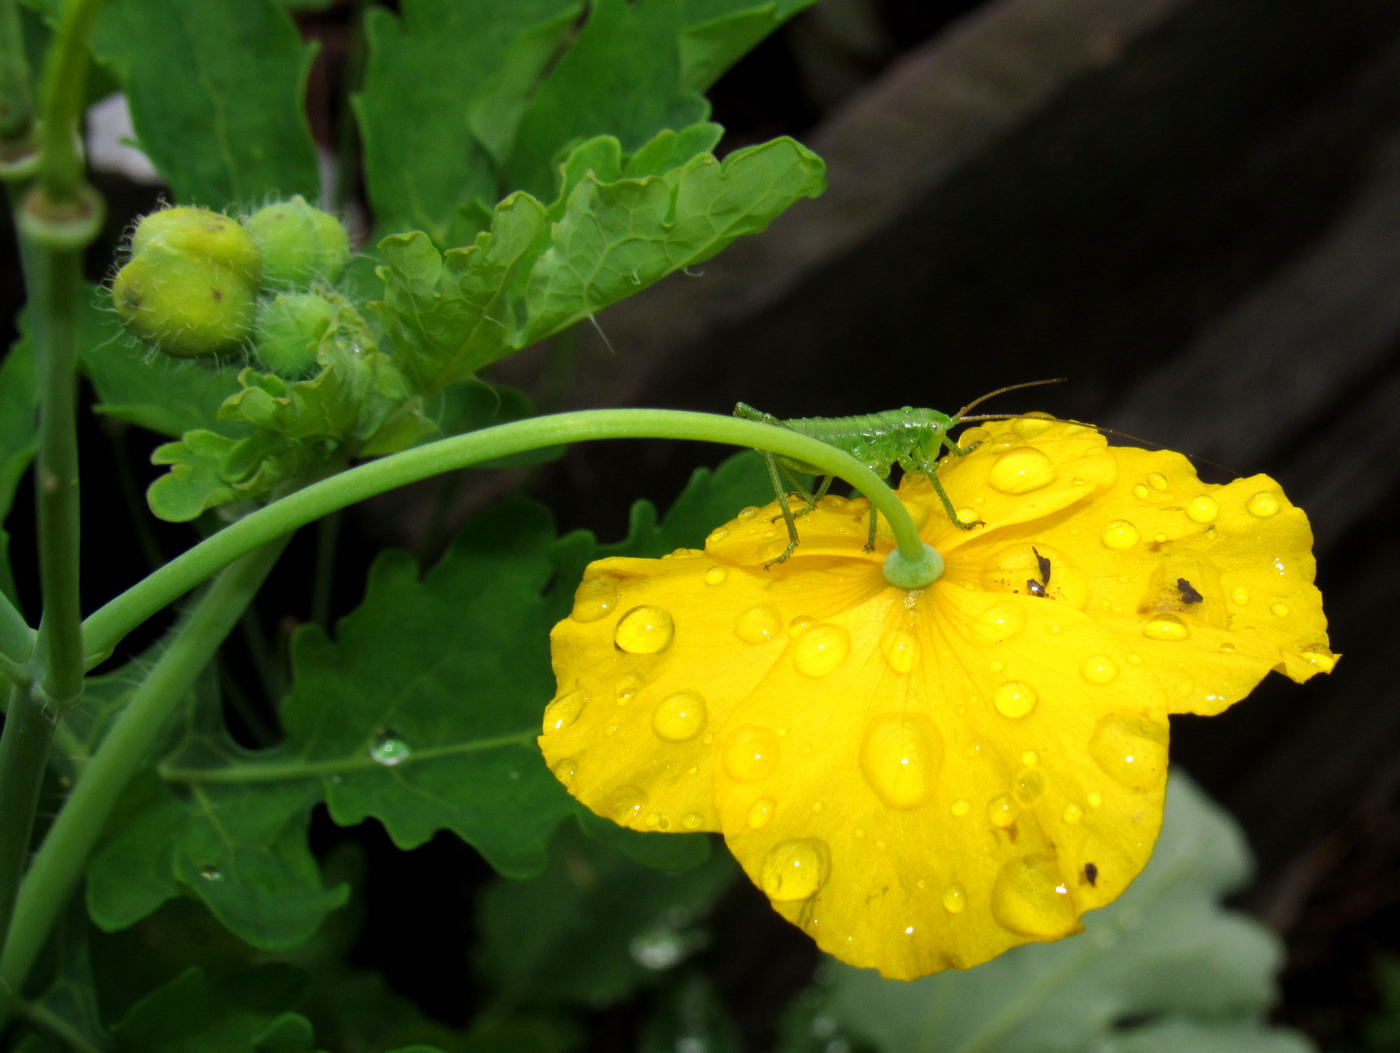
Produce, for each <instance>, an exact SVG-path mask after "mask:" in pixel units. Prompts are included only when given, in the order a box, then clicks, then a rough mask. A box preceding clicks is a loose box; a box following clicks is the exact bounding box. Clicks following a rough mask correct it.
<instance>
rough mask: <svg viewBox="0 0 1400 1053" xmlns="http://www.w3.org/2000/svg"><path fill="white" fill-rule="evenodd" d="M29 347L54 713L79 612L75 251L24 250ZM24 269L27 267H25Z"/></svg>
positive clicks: (76, 678) (40, 649)
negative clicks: (35, 394)
mask: <svg viewBox="0 0 1400 1053" xmlns="http://www.w3.org/2000/svg"><path fill="white" fill-rule="evenodd" d="M25 263H26V272H27V277H28V280H29V290H30V305H31V308H32V312H33V313H32V317H33V319H34V323H33V324H34V348H35V351H36V353H37V359H38V364H39V394H40V402H39V455H38V459H37V461H36V462H35V466H34V482H35V490H36V495H37V506H38V518H39V584H40V587H41V591H42V595H43V603H44V610H43V615H42V616H41V618H40V621H39V637H38V640H37V653H38V656H39V660H40V661H41V662H42V663H43V666H42V668H43V675H42V678H41V680H40V691H41V692H42V694H43V696H44V697H45V699H46V701H47V703H48V704H49V705H51V706H53V707H55V709H56V710H57V711H58V714H59V715H61V714H62V712H63V711H64V710H65V709H67V708H68V707H69V706H71V705H72V704H73V703H75V702H76V701H77V699H78V696H79V695H80V694H81V693H82V684H83V648H82V631H81V626H82V608H81V606H80V601H79V597H78V537H79V514H80V508H79V495H78V439H77V428H78V423H77V406H76V402H77V387H76V385H77V364H78V310H79V306H80V304H79V296H80V290H81V288H82V275H81V271H80V269H79V257H78V254H77V253H76V252H67V251H62V250H55V249H50V248H47V247H45V246H43V245H30V246H28V251H26V253H25ZM31 265H32V266H31Z"/></svg>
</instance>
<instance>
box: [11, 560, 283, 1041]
mask: <svg viewBox="0 0 1400 1053" xmlns="http://www.w3.org/2000/svg"><path fill="white" fill-rule="evenodd" d="M284 545H285V542H284V541H279V542H277V543H274V544H269V545H264V546H263V547H261V548H259V549H257V550H256V551H253V552H249V553H247V554H246V555H244V556H243V558H241V559H239V560H238V561H237V562H236V563H234V564H232V565H231V566H229V567H228V568H227V569H226V570H225V571H224V572H223V573H222V574H220V575H219V576H218V577H217V578H215V579H214V581H213V583H212V584H211V585H210V587H209V589H208V590H207V591H206V592H205V593H204V594H203V595H202V596H200V598H199V599H198V601H197V602H196V603H195V604H194V606H193V607H191V608H190V610H189V611H188V612H187V614H186V616H185V617H184V618H183V619H182V620H181V622H180V624H179V625H178V626H177V627H176V628H175V629H174V631H173V632H172V634H171V636H170V638H169V643H168V645H167V646H166V648H165V650H164V651H163V652H162V654H161V656H160V658H159V659H157V660H156V663H155V665H154V666H153V667H152V668H151V670H150V672H149V673H147V674H146V677H145V679H144V680H142V681H141V684H140V686H138V687H137V688H136V690H135V691H134V692H133V693H132V696H131V699H130V701H129V702H128V703H127V705H126V707H125V708H124V709H123V710H122V711H121V714H120V716H118V717H117V719H116V722H115V723H114V724H113V725H112V728H111V730H110V731H109V732H108V733H107V735H106V737H105V738H103V740H102V744H101V746H99V747H98V749H97V752H96V753H95V754H94V755H93V757H92V759H91V760H90V761H89V762H88V764H87V765H86V767H84V769H83V771H82V774H81V775H80V776H79V777H78V781H77V782H76V783H75V784H74V786H73V791H72V793H71V795H70V796H69V798H68V800H67V801H65V802H64V805H63V809H62V810H61V811H60V812H59V813H58V818H57V819H55V820H54V823H53V826H51V827H50V828H49V830H48V833H47V835H46V836H45V837H44V842H43V844H42V845H41V846H40V848H39V852H38V854H37V855H36V856H35V857H34V862H33V865H31V866H30V868H29V872H28V873H27V874H26V875H25V877H24V881H23V883H22V884H21V885H20V890H19V897H18V899H17V900H16V901H15V913H14V921H13V922H12V924H11V926H10V931H9V934H8V936H7V938H6V940H5V945H4V949H3V951H0V1029H3V1027H4V1024H5V1021H6V1020H7V1019H8V1018H9V1017H10V1015H11V1014H12V1013H13V1011H14V1009H15V1000H16V999H18V998H19V997H20V996H21V995H22V993H23V988H24V984H25V981H26V979H27V978H28V976H29V970H30V968H31V967H32V966H33V964H34V960H35V958H36V957H37V956H38V954H39V950H40V948H41V947H42V946H43V944H44V941H45V940H46V939H47V938H48V934H49V930H50V929H51V928H52V927H53V924H54V921H55V920H56V919H57V918H58V915H59V912H60V911H61V910H62V909H63V905H64V903H65V902H67V900H68V897H69V896H70V895H71V894H72V892H73V889H74V887H75V886H76V885H77V883H78V879H79V877H81V875H82V872H83V864H84V862H85V861H86V859H87V856H88V854H89V853H90V852H91V851H92V847H93V845H94V844H96V842H97V839H98V837H99V836H100V835H101V833H102V828H103V826H104V825H105V824H106V822H107V818H108V816H109V815H110V814H111V812H112V809H113V807H115V805H116V803H117V800H118V799H119V798H120V796H121V792H122V790H123V789H124V788H125V786H126V785H127V783H128V782H130V780H131V777H132V776H133V775H134V774H135V773H136V772H137V771H138V770H139V769H140V767H141V766H142V765H143V764H146V763H148V762H149V760H150V757H151V751H152V749H153V748H154V746H155V743H156V740H157V738H158V737H159V735H160V734H161V732H162V730H163V729H164V728H165V726H166V724H167V723H168V721H169V719H170V717H171V715H172V714H173V713H174V712H175V710H176V709H177V708H178V707H179V706H180V704H181V703H182V702H183V701H184V700H185V698H186V696H187V694H188V692H189V690H190V687H191V686H192V685H193V684H194V681H195V679H196V678H197V677H198V676H199V674H200V672H201V671H202V670H203V669H204V668H205V667H206V666H207V665H208V664H209V662H210V661H212V660H213V658H214V655H215V654H216V653H217V652H218V650H219V647H220V646H221V645H222V644H223V641H224V638H225V637H226V636H228V634H229V632H230V631H231V630H232V629H233V627H234V626H235V625H236V624H237V623H238V619H239V618H240V617H242V615H243V611H244V609H245V608H246V607H247V605H248V603H249V602H250V601H251V600H252V598H253V597H254V596H255V595H256V594H257V591H258V589H259V587H260V586H261V585H262V583H263V579H264V578H266V577H267V575H268V572H269V571H271V569H272V566H273V564H274V563H276V562H277V557H278V556H280V555H281V553H282V549H283V547H284Z"/></svg>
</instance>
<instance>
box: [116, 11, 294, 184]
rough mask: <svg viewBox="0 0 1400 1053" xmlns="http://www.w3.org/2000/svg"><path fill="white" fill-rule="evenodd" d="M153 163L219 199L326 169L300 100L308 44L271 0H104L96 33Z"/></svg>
mask: <svg viewBox="0 0 1400 1053" xmlns="http://www.w3.org/2000/svg"><path fill="white" fill-rule="evenodd" d="M92 48H93V53H94V54H95V55H96V56H97V58H98V60H99V61H101V62H102V63H104V64H105V65H106V66H107V67H109V68H110V69H111V70H112V71H113V73H114V74H115V75H116V77H117V80H118V81H119V82H120V84H121V86H122V89H123V90H124V91H125V92H126V95H127V98H128V100H129V102H130V106H131V117H132V123H133V124H134V125H135V128H136V134H137V135H138V136H139V138H140V141H141V147H142V149H143V150H145V151H146V154H147V155H148V156H149V157H150V159H151V161H152V163H154V164H155V166H156V168H157V169H159V171H160V173H161V174H162V175H163V176H164V177H165V178H166V180H167V181H168V182H169V183H170V186H171V188H172V189H173V190H174V192H175V197H176V198H177V199H178V200H180V201H182V202H185V203H190V204H196V203H197V204H203V205H209V206H212V207H214V208H219V209H222V208H224V207H226V206H229V205H258V204H261V203H262V201H263V200H264V199H265V198H270V197H290V196H291V195H292V194H303V195H305V196H306V197H309V198H311V199H312V200H315V199H316V197H317V194H318V191H319V190H320V186H321V180H320V174H319V171H318V169H317V165H316V148H315V144H314V142H313V141H312V138H311V130H310V127H309V125H308V124H307V120H306V112H305V106H304V105H303V99H304V96H305V90H306V77H307V73H308V72H309V70H310V68H311V58H312V56H313V54H314V48H313V47H311V46H308V45H306V44H303V43H302V41H301V37H300V35H299V33H298V32H297V28H296V25H295V24H294V23H293V22H292V20H291V18H290V16H289V15H288V14H287V11H286V10H285V7H284V5H282V4H279V3H276V2H275V0H241V2H239V3H236V4H229V3H223V4H220V3H176V4H171V3H169V2H168V0H109V2H108V3H107V5H106V7H105V9H104V11H103V13H102V16H101V18H100V19H99V21H98V24H97V28H96V31H95V33H94V35H93V42H92Z"/></svg>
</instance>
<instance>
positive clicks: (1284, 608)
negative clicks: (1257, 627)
mask: <svg viewBox="0 0 1400 1053" xmlns="http://www.w3.org/2000/svg"><path fill="white" fill-rule="evenodd" d="M1269 612H1270V613H1271V614H1273V616H1274V617H1275V618H1287V617H1288V604H1286V603H1275V604H1271V605H1270V607H1269Z"/></svg>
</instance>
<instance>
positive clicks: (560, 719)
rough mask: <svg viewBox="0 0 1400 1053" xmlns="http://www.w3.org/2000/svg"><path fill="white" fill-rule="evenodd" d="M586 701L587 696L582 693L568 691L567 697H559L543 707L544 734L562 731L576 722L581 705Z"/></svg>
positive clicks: (581, 708)
mask: <svg viewBox="0 0 1400 1053" xmlns="http://www.w3.org/2000/svg"><path fill="white" fill-rule="evenodd" d="M587 701H588V696H587V695H586V694H584V693H583V692H582V691H570V692H569V693H568V694H567V695H560V696H559V697H558V698H556V699H555V700H554V701H553V702H551V703H550V704H549V705H547V706H545V707H544V733H545V734H546V735H551V734H553V733H554V732H556V731H563V730H564V729H565V728H567V727H568V726H569V725H570V724H572V723H573V722H574V721H576V720H578V717H579V714H580V713H582V712H583V705H584V703H585V702H587Z"/></svg>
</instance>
